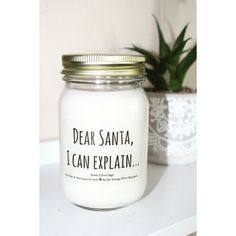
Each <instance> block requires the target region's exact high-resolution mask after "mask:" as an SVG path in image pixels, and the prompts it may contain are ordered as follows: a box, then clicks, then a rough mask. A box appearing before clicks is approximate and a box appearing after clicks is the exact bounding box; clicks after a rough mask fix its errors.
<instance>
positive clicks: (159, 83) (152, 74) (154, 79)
mask: <svg viewBox="0 0 236 236" xmlns="http://www.w3.org/2000/svg"><path fill="white" fill-rule="evenodd" d="M146 75H147V78H148V80H149V81H150V82H151V83H152V84H153V85H154V86H155V88H156V89H157V90H168V85H167V83H166V81H165V79H164V77H162V76H161V75H160V74H158V73H157V71H156V70H150V69H148V68H146Z"/></svg>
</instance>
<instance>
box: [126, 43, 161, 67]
mask: <svg viewBox="0 0 236 236" xmlns="http://www.w3.org/2000/svg"><path fill="white" fill-rule="evenodd" d="M132 46H133V47H127V48H125V49H128V50H131V51H135V52H138V53H140V54H142V55H144V56H145V58H146V62H147V63H148V64H150V65H152V66H153V67H155V68H156V69H158V68H159V62H158V60H157V58H156V57H155V55H153V54H152V53H151V52H149V51H147V50H145V49H143V48H140V47H137V46H136V45H134V44H132Z"/></svg>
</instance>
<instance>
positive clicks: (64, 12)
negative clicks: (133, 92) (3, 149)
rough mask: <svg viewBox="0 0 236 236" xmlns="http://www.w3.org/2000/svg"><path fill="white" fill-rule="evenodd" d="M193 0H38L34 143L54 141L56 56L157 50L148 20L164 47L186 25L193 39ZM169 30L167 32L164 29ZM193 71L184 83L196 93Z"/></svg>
mask: <svg viewBox="0 0 236 236" xmlns="http://www.w3.org/2000/svg"><path fill="white" fill-rule="evenodd" d="M195 5H196V0H178V1H173V0H158V1H157V0H129V1H127V0H119V1H117V0H99V1H92V0H86V1H84V0H60V1H58V0H41V1H40V138H41V140H46V139H51V138H56V137H58V120H57V117H58V109H57V108H58V100H59V96H60V93H61V90H62V88H63V86H64V82H63V81H62V80H61V75H60V72H61V70H62V66H61V55H62V54H66V53H79V52H84V53H85V52H91V53H93V52H100V53H101V52H103V53H127V52H128V53H131V52H129V51H128V50H124V49H123V48H124V47H128V46H129V45H130V44H131V43H134V44H137V45H139V46H141V47H144V48H147V49H150V50H155V51H156V50H158V36H157V31H156V25H155V22H154V20H153V17H152V14H155V15H156V16H157V17H158V19H159V20H160V23H161V26H162V28H163V31H164V32H165V36H166V38H167V40H168V42H173V37H176V35H177V34H178V33H179V32H180V30H181V29H182V28H183V26H184V25H185V24H186V23H187V22H189V23H190V24H189V27H188V31H187V35H186V38H188V37H191V38H193V39H194V40H192V42H188V46H191V44H194V41H195V38H196V32H195V31H196V6H195ZM170 25H171V27H170ZM195 74H196V66H195V65H194V66H192V67H191V69H190V70H189V71H188V73H187V75H186V80H185V81H184V83H185V84H186V85H188V86H192V87H196V82H195V80H196V75H195Z"/></svg>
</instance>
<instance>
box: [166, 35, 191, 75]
mask: <svg viewBox="0 0 236 236" xmlns="http://www.w3.org/2000/svg"><path fill="white" fill-rule="evenodd" d="M189 40H190V38H188V39H186V40H184V41H183V42H181V43H180V44H179V46H178V47H177V48H176V49H174V50H173V51H172V52H171V54H170V55H169V57H168V61H167V62H166V64H167V65H166V68H167V69H168V71H169V72H170V75H171V79H175V71H176V68H177V66H178V62H179V59H180V56H181V55H182V54H183V53H185V52H186V51H184V48H185V45H186V43H187V42H188V41H189Z"/></svg>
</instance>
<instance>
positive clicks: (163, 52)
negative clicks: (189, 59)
mask: <svg viewBox="0 0 236 236" xmlns="http://www.w3.org/2000/svg"><path fill="white" fill-rule="evenodd" d="M153 17H154V19H155V22H156V26H157V31H158V35H159V54H160V58H165V57H167V56H168V55H169V53H170V48H169V46H168V44H167V43H166V41H165V38H164V36H163V33H162V31H161V27H160V25H159V22H158V20H157V18H156V17H155V16H154V15H153Z"/></svg>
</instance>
